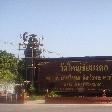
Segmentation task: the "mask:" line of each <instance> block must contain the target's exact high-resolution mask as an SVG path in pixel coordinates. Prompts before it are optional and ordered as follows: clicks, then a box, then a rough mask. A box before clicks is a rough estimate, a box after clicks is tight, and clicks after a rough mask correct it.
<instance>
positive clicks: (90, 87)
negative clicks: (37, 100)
mask: <svg viewBox="0 0 112 112" xmlns="http://www.w3.org/2000/svg"><path fill="white" fill-rule="evenodd" d="M34 62H35V66H36V70H35V77H36V78H35V79H36V80H35V81H34V82H35V84H36V85H37V87H38V90H39V91H40V92H43V93H47V94H48V96H47V100H48V99H50V98H51V97H52V95H54V92H55V94H56V95H57V96H58V99H59V97H60V98H61V101H62V99H63V98H64V99H65V98H69V97H72V98H73V99H74V98H75V97H76V98H79V99H80V100H81V99H84V100H85V101H86V100H87V99H86V98H90V99H91V98H92V99H93V100H94V98H96V97H98V98H100V101H101V100H102V99H101V98H103V97H104V96H105V98H107V101H110V100H111V97H112V57H111V56H95V57H70V58H45V59H37V58H36V59H35V61H34ZM50 93H53V94H52V95H51V96H50V95H49V94H50ZM49 96H50V97H49ZM57 96H56V97H57ZM56 97H55V98H54V99H55V101H56ZM81 97H83V98H81ZM52 98H53V97H52ZM74 100H75V99H74ZM96 100H98V99H96ZM105 100H106V99H105ZM88 101H89V99H88ZM71 102H73V101H71ZM90 103H91V102H90ZM97 103H98V101H97Z"/></svg>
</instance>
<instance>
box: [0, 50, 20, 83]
mask: <svg viewBox="0 0 112 112" xmlns="http://www.w3.org/2000/svg"><path fill="white" fill-rule="evenodd" d="M18 61H19V60H18V59H17V58H16V57H15V56H14V55H13V54H11V53H7V52H6V51H0V83H4V82H15V81H16V80H18V77H19V75H18V71H17V70H18Z"/></svg>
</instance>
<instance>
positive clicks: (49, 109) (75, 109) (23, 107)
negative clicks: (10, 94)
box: [0, 104, 112, 112]
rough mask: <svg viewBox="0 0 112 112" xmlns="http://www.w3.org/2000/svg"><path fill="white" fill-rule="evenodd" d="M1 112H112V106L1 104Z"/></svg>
mask: <svg viewBox="0 0 112 112" xmlns="http://www.w3.org/2000/svg"><path fill="white" fill-rule="evenodd" d="M0 112H112V104H105V105H104V104H101V105H96V104H95V105H94V104H89V105H88V104H0Z"/></svg>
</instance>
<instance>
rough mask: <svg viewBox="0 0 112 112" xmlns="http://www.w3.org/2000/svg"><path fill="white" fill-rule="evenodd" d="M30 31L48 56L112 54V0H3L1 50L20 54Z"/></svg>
mask: <svg viewBox="0 0 112 112" xmlns="http://www.w3.org/2000/svg"><path fill="white" fill-rule="evenodd" d="M26 31H27V32H29V33H34V34H37V35H38V36H40V37H41V36H42V35H43V36H44V48H45V49H46V50H49V51H53V52H54V53H52V54H48V53H46V54H45V56H46V57H59V56H58V55H56V53H60V56H63V57H76V56H112V0H0V49H5V50H7V51H8V52H12V53H15V54H17V53H18V51H17V49H18V43H19V42H20V39H19V35H20V34H21V33H24V32H26ZM10 42H13V43H14V44H13V45H10ZM6 43H7V44H6ZM55 52H56V53H55Z"/></svg>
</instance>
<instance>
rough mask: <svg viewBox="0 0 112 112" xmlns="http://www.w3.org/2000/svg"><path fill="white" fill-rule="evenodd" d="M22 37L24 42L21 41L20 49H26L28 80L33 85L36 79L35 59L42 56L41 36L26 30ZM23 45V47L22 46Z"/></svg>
mask: <svg viewBox="0 0 112 112" xmlns="http://www.w3.org/2000/svg"><path fill="white" fill-rule="evenodd" d="M21 38H22V40H23V42H22V43H19V50H24V54H25V64H26V67H25V71H26V78H25V79H26V82H27V81H28V82H29V81H30V82H31V84H32V85H34V83H35V82H34V79H35V69H36V66H35V59H36V58H41V53H42V50H41V48H40V47H41V46H43V44H41V42H40V41H41V40H43V37H42V39H41V38H38V37H37V35H35V34H30V35H29V34H28V33H27V32H25V33H24V34H23V35H21ZM21 47H22V48H21Z"/></svg>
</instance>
